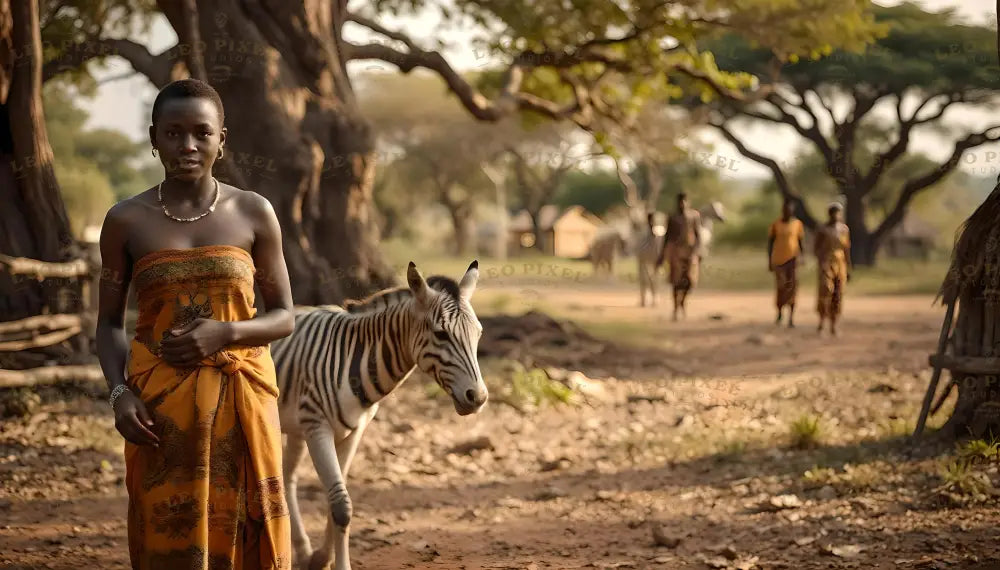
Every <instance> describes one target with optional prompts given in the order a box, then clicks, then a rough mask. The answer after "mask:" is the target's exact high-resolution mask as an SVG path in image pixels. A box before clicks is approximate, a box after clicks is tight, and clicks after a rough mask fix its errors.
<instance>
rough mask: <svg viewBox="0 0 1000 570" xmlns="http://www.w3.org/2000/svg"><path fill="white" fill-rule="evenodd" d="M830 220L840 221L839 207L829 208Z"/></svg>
mask: <svg viewBox="0 0 1000 570" xmlns="http://www.w3.org/2000/svg"><path fill="white" fill-rule="evenodd" d="M830 221H831V222H839V221H840V210H839V209H837V208H833V209H831V210H830Z"/></svg>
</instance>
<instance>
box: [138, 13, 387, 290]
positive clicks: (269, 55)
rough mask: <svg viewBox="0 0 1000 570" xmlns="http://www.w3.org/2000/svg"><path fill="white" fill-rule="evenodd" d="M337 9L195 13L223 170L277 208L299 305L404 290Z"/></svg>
mask: <svg viewBox="0 0 1000 570" xmlns="http://www.w3.org/2000/svg"><path fill="white" fill-rule="evenodd" d="M334 4H336V3H331V2H324V1H321V0H306V1H305V2H298V3H268V7H267V8H266V9H264V8H261V7H259V6H257V5H256V4H254V5H251V6H249V7H242V8H241V7H239V6H238V5H237V4H236V3H234V2H232V1H231V0H204V1H201V2H198V12H199V14H200V17H198V18H197V20H198V23H199V26H198V27H199V31H200V32H201V33H200V36H201V44H199V45H198V46H197V47H198V48H199V49H200V52H201V53H202V54H203V57H204V67H205V69H206V71H207V74H208V80H209V82H210V83H211V84H212V86H213V87H215V88H216V90H218V92H219V94H220V96H221V97H222V100H223V103H224V105H225V112H226V126H227V128H228V131H229V136H228V139H227V142H226V153H225V154H226V162H228V165H230V166H231V167H233V168H235V171H236V172H235V174H233V173H229V174H227V173H226V172H217V176H218V178H219V179H220V180H223V181H229V182H233V183H241V182H242V183H245V186H244V187H243V189H244V190H252V191H255V192H257V193H259V194H261V195H263V196H264V197H266V198H267V199H268V200H269V201H270V202H271V204H272V205H273V206H274V209H275V211H276V213H277V215H278V220H279V222H280V224H281V229H282V234H283V247H284V252H285V258H286V262H287V265H288V272H289V276H290V277H291V283H292V294H293V297H294V299H295V302H296V303H298V304H323V303H339V302H341V301H343V300H344V299H345V298H356V297H360V296H363V295H365V294H367V293H370V292H371V291H373V290H375V289H379V288H383V287H388V286H391V285H394V284H396V279H395V276H394V275H393V272H392V270H391V268H389V267H388V266H387V265H386V264H385V263H384V261H383V259H382V257H381V255H380V254H379V252H378V243H379V230H378V227H377V224H376V221H375V216H374V210H373V200H372V186H373V178H374V170H375V147H374V140H373V137H372V135H371V132H370V129H369V125H368V123H367V122H366V121H365V120H364V118H363V117H362V116H361V113H360V111H359V109H358V107H357V105H356V103H355V101H354V93H353V88H352V86H351V84H350V80H349V78H348V77H347V74H346V71H345V69H344V68H343V66H342V64H341V62H340V56H339V55H338V53H339V50H338V47H339V46H338V39H337V37H338V35H339V33H340V29H339V28H340V26H341V25H342V24H343V22H342V21H340V20H342V15H339V14H337V13H336V11H337V10H338V9H339V7H338V6H335V5H334ZM160 7H161V9H162V10H163V11H164V14H165V15H166V16H167V18H168V19H169V20H170V23H171V25H172V26H173V28H174V29H175V30H185V29H187V27H186V24H185V14H184V13H183V12H182V11H181V10H180V9H179V7H178V6H177V5H176V4H174V3H166V2H161V3H160ZM187 17H190V15H188V16H187ZM181 37H184V36H181ZM181 48H182V50H183V49H184V48H185V46H181ZM175 55H176V54H175ZM182 55H183V54H182ZM157 87H163V85H157ZM226 166H227V165H226V164H223V165H222V168H220V169H219V170H226ZM240 179H242V180H240Z"/></svg>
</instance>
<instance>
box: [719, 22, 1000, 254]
mask: <svg viewBox="0 0 1000 570" xmlns="http://www.w3.org/2000/svg"><path fill="white" fill-rule="evenodd" d="M874 14H875V16H876V18H877V20H878V21H879V23H881V24H885V25H886V26H887V30H888V31H887V33H886V34H885V35H884V36H883V37H881V38H880V39H879V40H878V41H877V43H876V44H874V45H873V46H871V47H870V48H869V49H868V50H867V51H866V52H865V53H863V54H852V53H848V52H843V51H838V50H829V49H826V50H823V52H825V53H826V54H827V55H826V56H825V57H823V56H822V53H815V54H813V55H814V56H815V57H814V58H806V59H797V58H790V59H789V61H788V62H785V63H781V62H776V61H775V60H774V58H773V54H772V53H771V52H770V51H769V50H766V49H754V48H751V47H750V46H749V44H747V42H746V41H744V39H742V38H739V37H736V36H729V37H727V38H725V39H724V40H718V41H715V42H714V43H709V44H708V45H707V46H706V47H707V48H708V49H712V51H713V53H714V54H715V56H716V62H717V63H718V65H719V67H720V68H722V69H728V70H746V71H749V72H752V73H755V74H757V75H758V76H759V77H760V79H761V81H762V82H763V83H764V84H766V85H770V86H772V87H773V90H772V91H771V92H770V93H769V94H768V95H767V96H766V97H764V98H762V99H761V100H758V101H755V102H753V103H750V104H747V103H745V102H742V101H739V100H737V99H734V98H732V97H729V96H728V94H727V93H725V92H720V93H721V94H722V97H721V98H720V99H719V101H718V104H716V105H715V106H714V109H715V113H713V116H712V118H711V124H712V125H713V126H714V127H715V128H716V129H717V130H718V132H720V133H721V134H722V135H723V136H724V137H725V138H726V139H727V140H728V141H729V142H731V143H732V144H733V145H734V146H735V147H736V148H737V149H738V150H739V152H740V153H742V154H743V155H744V156H746V157H747V158H749V159H751V160H754V161H756V162H758V163H760V164H762V165H764V166H766V167H767V168H769V169H770V170H771V171H772V173H773V175H774V178H775V181H776V182H777V184H778V188H779V189H780V191H781V193H782V194H783V195H784V196H785V197H788V198H792V199H794V200H796V201H797V202H798V204H799V206H800V208H799V215H800V217H801V218H802V220H803V222H804V223H805V224H806V225H807V226H808V227H810V228H811V227H814V226H815V225H816V223H817V217H820V218H821V217H823V214H818V215H817V214H814V210H812V209H811V208H809V207H807V205H806V204H805V203H804V202H803V201H802V197H803V195H804V194H806V193H807V192H810V191H811V189H810V188H804V187H796V186H795V185H793V184H792V183H791V182H790V180H789V177H788V173H787V172H785V170H783V168H782V166H781V165H779V164H778V161H777V160H775V159H774V158H773V157H771V156H769V154H768V153H767V152H766V151H765V150H762V149H760V148H759V146H758V145H754V144H752V143H750V142H749V141H747V140H745V139H743V138H741V137H739V136H737V134H736V130H735V129H734V126H735V125H736V124H737V122H739V121H741V120H746V121H749V122H753V123H761V124H770V125H778V126H783V127H785V128H790V129H793V130H794V131H795V132H796V133H798V135H799V136H801V137H802V139H803V141H804V142H805V143H806V144H807V145H810V146H811V147H813V148H815V150H816V151H817V152H818V154H819V156H820V157H822V160H823V165H824V168H825V171H826V174H827V175H828V176H829V177H830V179H831V180H832V181H833V182H834V184H835V185H836V188H837V193H838V194H841V195H843V196H844V197H845V200H846V204H845V206H846V212H845V214H846V222H847V224H848V226H849V227H850V229H851V238H852V248H851V252H852V256H853V258H854V263H856V264H859V265H870V264H873V263H874V262H875V260H876V254H877V252H878V249H879V246H880V245H881V243H882V241H883V240H884V239H885V237H886V236H887V235H888V234H889V232H891V231H892V229H893V228H895V227H896V226H897V225H898V224H899V223H900V222H901V221H902V220H903V217H904V215H905V213H906V210H907V208H908V207H909V206H910V205H911V203H912V201H913V199H914V198H915V197H916V196H917V195H918V194H919V193H920V192H922V191H923V190H925V189H927V188H930V187H932V186H933V185H934V184H935V183H937V182H939V181H940V180H941V179H942V178H943V177H944V176H946V175H947V174H948V173H950V172H952V171H953V170H954V169H955V167H956V166H958V164H959V161H960V159H961V158H962V156H963V154H964V153H966V151H968V150H969V149H971V148H974V147H977V146H979V145H982V144H984V143H988V142H991V141H995V140H1000V122H995V121H994V122H992V123H991V124H987V125H980V126H977V127H976V128H975V129H973V130H972V132H968V131H963V130H962V129H961V128H955V127H953V126H952V125H950V124H949V123H948V122H947V121H945V120H944V119H943V115H944V114H945V112H946V111H947V110H949V109H952V108H959V107H960V106H963V105H965V106H979V107H981V108H982V107H986V108H989V107H990V106H992V105H993V104H994V103H995V98H996V95H997V94H998V93H997V87H998V85H1000V84H998V71H1000V68H998V67H997V64H996V62H995V56H996V50H995V46H994V43H993V42H994V35H993V32H992V31H991V30H989V29H988V28H985V27H976V26H968V25H962V24H958V23H956V20H955V17H954V14H953V12H952V11H945V12H941V13H930V12H925V11H923V10H922V9H920V8H919V7H918V6H916V5H914V4H912V3H903V4H900V5H898V6H893V7H888V8H886V7H876V8H875V9H874ZM845 103H846V105H845ZM845 106H846V107H847V109H846V111H841V107H845ZM880 113H881V114H884V115H886V116H888V118H885V117H882V116H880ZM984 126H985V127H986V128H983V127H984ZM867 127H875V128H876V130H879V131H882V132H891V133H892V134H891V136H887V137H884V138H882V137H879V138H876V139H874V142H877V143H878V144H877V148H872V146H871V144H870V143H871V142H873V140H871V139H869V138H868V137H870V136H871V132H872V130H871V129H870V128H867ZM918 129H923V130H927V131H931V132H936V134H937V135H938V136H941V137H946V138H951V139H952V140H951V142H949V143H947V144H948V147H949V150H950V152H949V153H948V155H947V157H946V158H945V159H944V160H943V161H940V162H936V163H931V164H928V165H926V167H924V168H913V169H911V170H909V172H907V176H906V177H904V178H903V179H901V180H898V181H895V182H896V187H895V188H892V189H886V188H881V187H883V186H884V184H883V182H884V180H885V179H886V178H887V177H890V172H891V171H892V170H893V167H894V166H899V165H901V164H903V161H904V160H905V157H906V155H907V151H908V149H909V148H910V147H911V145H912V143H913V137H914V133H915V132H916V131H917V130H918ZM879 139H881V140H879ZM911 166H912V165H911ZM897 171H898V169H897ZM879 197H881V198H886V197H889V198H891V206H890V207H889V208H888V209H887V211H886V212H885V214H884V215H882V216H880V217H879V218H878V219H876V220H872V219H871V216H870V213H869V209H870V208H871V207H872V206H873V205H876V203H877V202H878V201H879V200H878V198H879Z"/></svg>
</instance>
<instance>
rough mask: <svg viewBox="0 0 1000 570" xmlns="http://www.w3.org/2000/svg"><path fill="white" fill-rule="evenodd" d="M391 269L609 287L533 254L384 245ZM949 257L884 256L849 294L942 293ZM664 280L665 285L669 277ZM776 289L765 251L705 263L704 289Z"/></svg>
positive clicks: (718, 255) (720, 251)
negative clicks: (470, 270)
mask: <svg viewBox="0 0 1000 570" xmlns="http://www.w3.org/2000/svg"><path fill="white" fill-rule="evenodd" d="M380 247H381V250H382V251H383V253H384V254H385V256H386V258H387V260H388V262H389V264H390V265H391V266H392V267H394V268H395V273H396V275H397V277H398V278H399V279H400V283H405V282H406V279H405V277H406V265H407V263H409V261H410V260H413V261H414V262H415V263H416V264H417V267H419V268H420V271H421V272H422V273H423V274H424V275H425V276H426V275H431V274H440V275H447V276H449V277H452V278H455V279H458V278H461V276H462V274H463V273H464V272H465V270H466V268H467V267H468V266H469V263H470V262H471V261H472V260H473V259H478V260H479V279H480V284H482V285H504V286H524V287H531V288H535V289H537V288H544V287H547V286H551V287H559V286H569V287H581V286H595V285H600V284H603V283H606V281H605V279H604V276H603V275H602V276H601V277H595V276H594V275H592V266H591V265H590V262H588V261H574V260H570V259H562V258H557V257H552V256H547V255H542V254H536V253H529V254H525V255H522V256H517V257H510V258H508V259H506V260H500V259H495V258H491V257H489V256H481V255H469V256H468V258H461V259H460V258H457V257H453V256H449V255H443V254H442V253H440V252H439V251H434V252H422V251H414V250H413V247H412V244H410V243H405V242H398V241H393V240H390V241H387V242H383V243H382V244H381V246H380ZM948 262H949V260H948V259H947V257H944V256H939V257H935V258H934V259H931V260H929V261H922V260H910V259H891V258H886V257H883V258H881V259H880V260H879V261H878V265H877V266H875V267H857V268H855V270H854V273H853V275H852V278H851V283H850V284H849V285H848V291H849V292H850V293H849V294H867V295H900V294H933V293H935V292H937V290H938V288H939V287H940V285H941V281H942V279H943V278H944V276H945V274H946V273H947V270H948ZM636 271H637V268H636V264H635V260H634V259H633V258H631V257H629V258H623V259H619V262H618V263H617V264H616V266H615V277H616V280H615V281H614V283H615V286H618V287H627V288H630V289H631V288H633V287H635V286H636V283H637V281H636ZM659 279H660V280H661V284H662V283H664V281H663V275H662V274H661V275H660V277H659ZM773 287H774V274H773V273H771V272H769V271H768V270H767V259H766V253H765V252H764V250H763V248H760V249H757V248H736V249H733V248H724V247H716V248H715V249H713V250H712V252H711V254H710V255H709V256H708V257H706V258H705V259H704V260H702V264H701V276H700V284H699V288H700V289H705V290H717V291H762V290H770V289H772V288H773ZM799 287H800V289H803V290H810V289H814V288H815V287H816V258H815V257H814V256H813V255H812V254H808V255H807V256H806V257H805V265H804V266H800V267H799Z"/></svg>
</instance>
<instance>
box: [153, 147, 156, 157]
mask: <svg viewBox="0 0 1000 570" xmlns="http://www.w3.org/2000/svg"><path fill="white" fill-rule="evenodd" d="M152 152H153V156H156V147H155V146H154V147H153V151H152Z"/></svg>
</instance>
